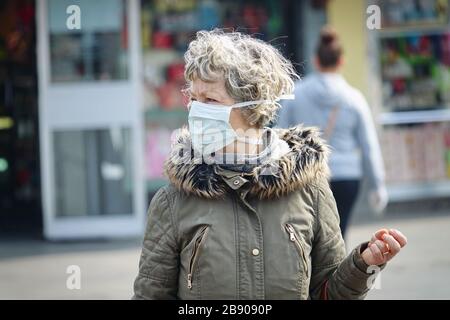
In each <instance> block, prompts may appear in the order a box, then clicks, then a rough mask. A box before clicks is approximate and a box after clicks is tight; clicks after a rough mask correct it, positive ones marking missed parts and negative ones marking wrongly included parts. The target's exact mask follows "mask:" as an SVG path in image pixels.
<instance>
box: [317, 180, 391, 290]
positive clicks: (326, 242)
mask: <svg viewBox="0 0 450 320" xmlns="http://www.w3.org/2000/svg"><path fill="white" fill-rule="evenodd" d="M316 190H317V194H316V224H315V234H314V242H313V248H312V252H311V260H312V274H311V282H310V296H311V299H364V298H365V296H366V295H367V293H368V291H369V286H370V285H371V284H372V283H373V282H372V281H373V280H374V278H373V271H375V272H377V271H381V270H382V269H383V268H384V265H383V266H380V267H379V269H378V268H377V267H373V268H374V269H375V270H372V268H369V266H368V265H367V264H366V263H365V262H364V260H363V259H362V257H361V252H362V251H363V250H364V249H365V248H366V247H367V244H368V242H365V243H362V244H360V245H359V246H358V247H356V248H355V249H354V250H352V252H351V253H350V254H349V255H346V252H345V244H344V240H343V238H342V235H341V230H340V228H339V215H338V211H337V207H336V202H335V199H334V196H333V193H332V192H331V189H330V187H329V184H328V181H326V180H324V181H323V182H322V183H320V184H319V186H318V187H317V189H316Z"/></svg>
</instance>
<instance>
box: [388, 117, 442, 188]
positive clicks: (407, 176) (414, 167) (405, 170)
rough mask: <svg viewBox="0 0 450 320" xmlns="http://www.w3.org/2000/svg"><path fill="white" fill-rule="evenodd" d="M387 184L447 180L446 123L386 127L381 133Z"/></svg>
mask: <svg viewBox="0 0 450 320" xmlns="http://www.w3.org/2000/svg"><path fill="white" fill-rule="evenodd" d="M380 142H381V146H382V151H383V158H384V161H385V166H386V175H387V182H388V183H404V182H421V181H422V182H429V181H442V180H447V179H450V161H449V156H448V154H449V152H450V124H449V123H427V124H415V125H407V126H394V127H388V128H386V129H385V130H383V132H382V135H381V139H380Z"/></svg>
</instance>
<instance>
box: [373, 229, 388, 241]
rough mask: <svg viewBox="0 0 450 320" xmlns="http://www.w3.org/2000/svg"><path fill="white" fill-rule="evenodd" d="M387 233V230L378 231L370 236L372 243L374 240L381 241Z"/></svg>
mask: <svg viewBox="0 0 450 320" xmlns="http://www.w3.org/2000/svg"><path fill="white" fill-rule="evenodd" d="M386 233H389V230H388V229H380V230H378V231H377V232H375V234H374V235H373V236H372V240H371V241H372V242H375V241H376V240H383V235H384V234H386Z"/></svg>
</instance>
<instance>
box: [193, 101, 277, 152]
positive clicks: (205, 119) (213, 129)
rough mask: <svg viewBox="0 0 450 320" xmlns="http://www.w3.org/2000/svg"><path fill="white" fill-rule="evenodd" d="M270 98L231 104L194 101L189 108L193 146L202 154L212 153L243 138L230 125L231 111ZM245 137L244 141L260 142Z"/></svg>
mask: <svg viewBox="0 0 450 320" xmlns="http://www.w3.org/2000/svg"><path fill="white" fill-rule="evenodd" d="M264 102H270V101H269V100H256V101H246V102H240V103H236V104H234V105H231V106H225V105H217V104H208V103H203V102H199V101H193V102H192V103H191V106H190V109H189V117H188V123H189V131H190V134H191V139H192V147H193V148H194V150H195V151H196V152H200V153H201V154H202V155H210V154H211V153H213V152H217V151H219V150H221V149H223V148H224V147H225V146H227V145H229V144H231V143H233V142H234V141H236V140H242V139H243V138H242V137H239V136H238V135H237V134H236V132H235V131H234V129H233V127H231V125H230V113H231V110H233V109H234V108H243V107H248V106H252V105H258V104H261V103H264ZM256 140H257V141H253V140H252V139H249V138H245V139H244V142H246V143H253V144H260V141H259V140H258V139H256Z"/></svg>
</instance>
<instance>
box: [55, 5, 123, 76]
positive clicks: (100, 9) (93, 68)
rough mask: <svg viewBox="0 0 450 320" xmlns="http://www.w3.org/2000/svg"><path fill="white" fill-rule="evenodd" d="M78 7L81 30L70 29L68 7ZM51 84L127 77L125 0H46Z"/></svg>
mask: <svg viewBox="0 0 450 320" xmlns="http://www.w3.org/2000/svg"><path fill="white" fill-rule="evenodd" d="M71 5H78V6H79V8H80V16H81V20H80V22H81V23H80V29H69V28H68V27H67V24H66V21H67V19H68V17H69V15H70V14H67V13H66V9H67V7H69V6H71ZM48 23H49V31H50V32H49V33H50V63H51V66H50V69H51V70H50V74H51V81H52V82H79V81H109V80H123V79H126V78H127V77H128V48H127V47H128V39H127V36H128V33H127V20H126V1H125V0H96V1H90V0H49V2H48Z"/></svg>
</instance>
